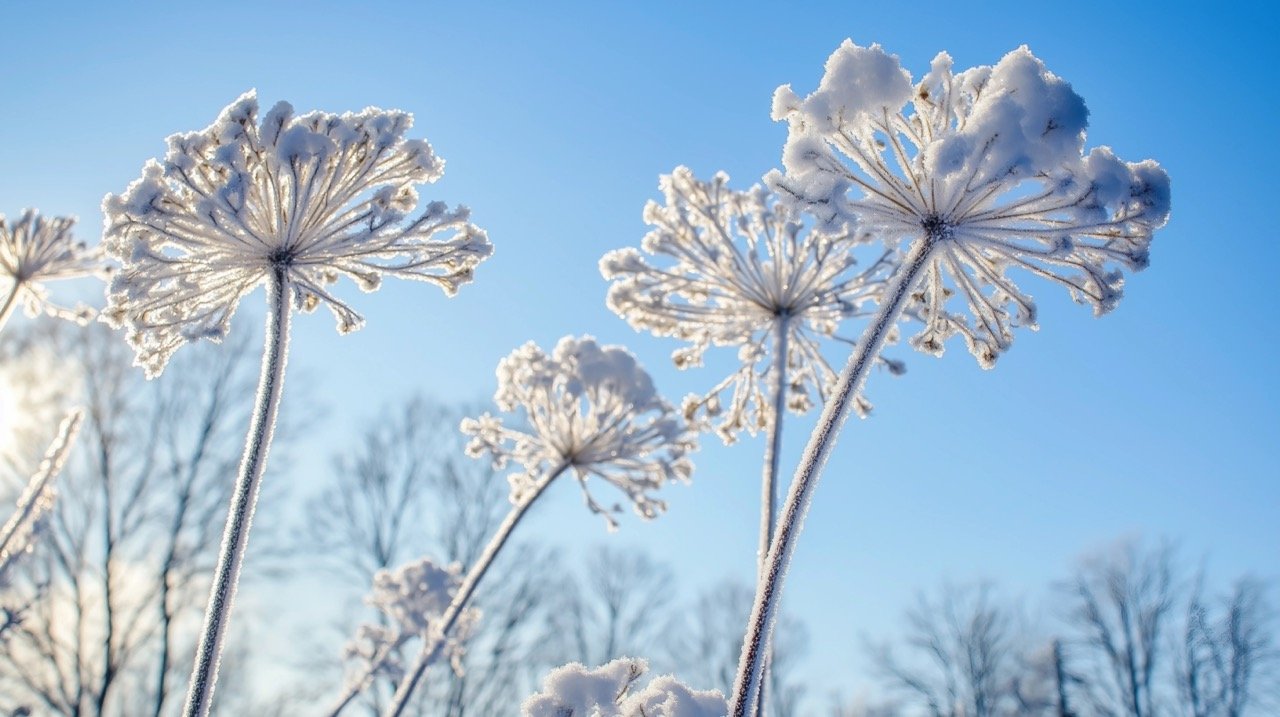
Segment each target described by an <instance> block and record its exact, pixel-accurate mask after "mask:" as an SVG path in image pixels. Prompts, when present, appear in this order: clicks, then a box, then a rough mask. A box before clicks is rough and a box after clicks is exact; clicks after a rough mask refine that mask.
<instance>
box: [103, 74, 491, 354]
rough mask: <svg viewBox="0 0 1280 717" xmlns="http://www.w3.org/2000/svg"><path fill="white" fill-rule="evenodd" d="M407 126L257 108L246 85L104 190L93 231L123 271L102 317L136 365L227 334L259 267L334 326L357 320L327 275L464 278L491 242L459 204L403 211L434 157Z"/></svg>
mask: <svg viewBox="0 0 1280 717" xmlns="http://www.w3.org/2000/svg"><path fill="white" fill-rule="evenodd" d="M412 125H413V118H412V116H411V115H409V114H407V113H404V112H399V111H394V110H382V109H376V108H369V109H365V110H363V111H360V112H356V113H346V114H341V115H335V114H327V113H323V112H311V113H308V114H303V115H297V114H295V113H294V111H293V107H291V106H290V105H289V104H288V103H286V102H280V103H278V104H276V105H275V106H274V107H272V108H271V110H270V111H269V112H267V113H266V115H265V116H264V117H262V118H261V120H259V117H258V100H257V97H256V95H255V94H254V93H253V92H249V93H247V94H245V95H243V96H242V97H240V98H239V99H237V100H236V101H235V102H233V103H232V104H231V105H230V106H228V107H227V108H226V109H224V110H223V111H222V113H221V114H220V115H219V116H218V119H217V120H215V121H214V123H213V124H212V125H210V126H209V127H207V128H205V129H203V130H200V131H198V132H188V133H184V134H175V135H173V136H172V137H169V139H168V144H169V151H168V153H167V154H166V155H165V158H164V160H163V161H159V162H158V161H155V160H151V161H149V162H147V164H146V166H145V167H143V170H142V177H141V178H140V179H138V180H136V181H134V182H133V183H132V184H130V185H129V188H128V189H127V190H125V192H124V193H123V194H120V195H107V197H106V198H105V199H104V200H103V203H102V206H103V213H104V214H105V216H106V219H105V227H106V229H105V243H106V246H107V249H108V251H109V252H110V253H111V255H112V256H113V257H114V258H116V259H117V260H119V261H120V262H121V264H123V269H122V271H121V272H120V273H119V274H118V275H117V276H116V278H115V280H114V281H113V282H112V284H111V288H110V292H109V296H108V298H109V305H108V307H107V310H106V311H105V312H104V315H105V316H106V318H107V320H108V321H110V322H111V323H112V324H113V325H114V326H125V327H127V328H128V330H129V341H130V343H131V344H132V345H133V346H134V349H135V350H136V351H137V354H138V362H139V363H140V364H142V365H143V366H144V367H145V368H146V369H147V373H148V375H151V376H154V375H158V374H159V373H160V372H161V371H162V370H163V368H164V365H165V363H166V362H167V361H168V359H169V356H171V355H172V354H173V352H174V351H176V350H177V349H178V347H180V346H181V345H182V344H184V343H186V342H187V341H190V340H193V339H196V338H201V337H207V338H213V339H218V338H220V337H222V336H224V335H226V332H227V328H228V324H229V322H230V320H231V315H232V314H233V313H234V312H235V309H236V305H237V304H238V303H239V301H240V298H241V297H243V296H244V295H245V294H247V293H248V292H249V291H251V290H252V289H253V288H254V287H256V286H257V285H259V284H261V283H263V282H264V281H265V280H266V279H267V277H268V275H270V274H272V273H273V272H274V273H275V274H276V275H278V276H280V277H281V278H282V279H283V280H284V281H286V282H287V283H288V286H289V287H290V289H291V291H292V298H293V301H294V304H295V305H296V306H297V307H298V308H299V309H302V310H304V311H310V310H313V309H315V308H317V307H318V306H320V305H321V304H324V305H325V306H327V307H328V308H329V309H330V310H331V311H332V312H333V314H334V315H335V317H336V318H337V321H338V330H339V331H340V332H342V333H346V332H348V331H352V330H355V329H357V328H359V327H360V326H361V324H362V323H363V319H362V318H361V317H360V315H359V314H357V313H356V312H355V311H354V310H353V309H352V308H351V307H350V306H348V305H347V304H346V303H345V302H343V301H341V300H339V299H338V298H337V297H335V296H334V295H333V294H331V293H330V292H329V289H328V287H329V286H330V285H331V284H333V283H334V282H336V281H337V279H338V277H339V275H345V276H347V277H349V278H351V279H352V280H354V281H355V283H356V285H357V286H359V287H360V289H361V290H363V291H373V290H375V289H377V288H378V285H379V283H380V282H381V280H382V277H383V276H384V275H389V276H396V277H402V278H408V279H417V280H420V281H428V282H432V283H435V284H438V285H439V286H440V287H441V288H443V289H444V291H445V293H447V294H449V295H452V294H453V293H454V292H455V291H456V290H457V288H458V286H459V285H461V284H463V283H466V282H468V281H470V280H471V278H472V272H473V270H474V269H475V266H476V265H477V264H478V263H480V261H482V260H483V259H485V258H486V257H488V256H489V254H490V253H491V252H492V247H491V246H490V244H489V241H488V238H487V237H486V235H485V233H484V231H482V230H481V229H479V228H477V227H475V226H473V225H471V224H470V223H468V221H467V219H468V211H467V210H466V209H465V208H458V209H449V208H448V207H446V206H445V205H444V204H442V203H440V202H431V203H429V204H427V206H426V207H425V209H424V210H423V211H422V212H421V213H419V214H418V215H417V216H416V217H413V218H410V214H412V213H413V212H414V210H415V209H416V208H417V207H418V204H419V202H418V193H417V191H415V189H414V186H413V185H415V184H420V183H424V182H434V181H435V180H437V179H439V178H440V176H441V175H442V174H443V171H444V161H443V160H441V159H440V158H439V157H437V156H436V155H435V153H434V152H433V151H432V149H431V145H429V144H427V143H426V142H425V141H424V140H419V139H406V138H405V134H406V132H407V131H408V130H409V129H410V127H411V126H412Z"/></svg>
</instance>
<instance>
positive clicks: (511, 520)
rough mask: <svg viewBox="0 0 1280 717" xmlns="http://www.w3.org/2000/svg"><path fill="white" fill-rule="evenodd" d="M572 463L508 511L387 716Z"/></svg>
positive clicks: (395, 714) (394, 715) (395, 713)
mask: <svg viewBox="0 0 1280 717" xmlns="http://www.w3.org/2000/svg"><path fill="white" fill-rule="evenodd" d="M568 467H569V462H568V461H561V462H560V463H559V464H557V465H556V467H555V468H553V469H551V470H550V471H548V472H547V475H546V477H545V478H543V479H542V480H541V481H540V482H539V483H538V486H537V488H535V489H534V491H533V494H532V495H530V496H529V497H528V498H527V499H526V500H524V501H522V502H521V503H520V504H518V505H516V506H514V507H513V508H512V509H511V512H510V513H507V517H506V518H505V519H503V521H502V525H499V526H498V530H497V531H496V532H495V533H494V534H493V537H492V538H490V539H489V544H488V545H486V546H485V548H484V552H483V553H481V554H480V557H478V558H476V562H475V564H474V565H472V566H471V569H470V570H468V571H467V576H466V577H465V578H463V579H462V585H460V586H458V592H457V593H455V594H454V596H453V600H451V601H450V602H449V607H448V608H446V609H445V611H444V614H443V615H441V616H440V629H438V630H435V631H433V632H434V637H431V638H428V639H426V640H424V641H423V643H422V651H421V652H420V653H418V659H417V661H416V662H415V663H414V665H413V669H412V670H410V672H409V674H408V675H406V677H405V679H404V680H403V681H401V683H400V686H399V687H398V688H396V694H395V697H393V698H392V700H391V706H390V707H389V708H387V711H386V717H399V716H400V714H401V713H402V712H403V711H404V708H405V707H406V706H407V705H408V704H409V697H410V696H411V695H412V694H413V690H414V689H415V688H416V687H417V686H418V683H419V682H420V681H421V680H422V676H423V675H425V674H426V673H427V668H428V667H430V666H431V664H432V663H433V662H435V661H436V659H438V658H439V656H440V652H441V651H442V650H443V649H444V646H445V641H446V640H447V638H448V637H449V631H450V630H452V629H453V626H454V623H456V622H457V621H458V617H459V616H460V615H462V610H463V609H464V608H465V607H466V606H467V603H469V602H470V601H471V596H472V595H473V594H474V593H475V591H476V587H477V586H478V585H479V584H480V580H481V579H483V578H484V575H485V573H487V572H488V571H489V567H490V566H491V565H493V559H494V558H496V557H498V552H499V551H501V550H502V546H504V545H506V543H507V539H508V538H510V537H511V533H512V531H514V530H515V528H516V525H518V524H519V523H520V520H521V519H522V518H524V516H525V513H527V512H528V511H529V508H530V507H531V506H533V504H534V502H535V501H537V500H538V498H539V496H541V495H542V494H543V492H544V491H546V489H547V486H549V485H551V482H552V481H554V480H555V479H556V478H557V477H559V476H560V474H561V473H564V472H565V470H566V469H568Z"/></svg>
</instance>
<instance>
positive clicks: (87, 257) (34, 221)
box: [0, 209, 107, 327]
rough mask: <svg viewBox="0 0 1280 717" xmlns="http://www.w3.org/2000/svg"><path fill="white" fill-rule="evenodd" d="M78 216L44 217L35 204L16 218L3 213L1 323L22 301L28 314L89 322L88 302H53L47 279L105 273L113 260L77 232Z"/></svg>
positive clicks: (0, 233)
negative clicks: (67, 304) (79, 304)
mask: <svg viewBox="0 0 1280 717" xmlns="http://www.w3.org/2000/svg"><path fill="white" fill-rule="evenodd" d="M75 221H76V220H75V219H72V218H70V217H43V216H41V215H40V214H38V213H37V212H36V211H35V210H34V209H28V210H26V211H24V212H23V213H22V216H21V217H19V218H18V221H16V222H9V221H7V220H6V219H5V217H4V215H3V214H0V327H3V326H4V323H5V321H6V320H7V319H8V318H9V314H10V313H11V312H12V311H13V309H14V307H16V306H18V305H19V303H21V305H22V306H23V307H24V308H25V309H26V312H27V315H28V316H36V315H37V314H39V313H40V312H42V311H43V312H45V313H47V314H49V315H51V316H57V317H61V318H65V319H71V320H73V321H77V322H79V323H85V322H87V321H88V320H89V319H90V318H92V316H93V312H92V311H91V310H90V309H89V308H87V307H78V308H76V309H66V308H63V307H60V306H57V305H55V304H52V303H50V302H49V298H48V291H47V290H46V289H45V287H44V284H45V282H48V281H56V280H58V279H76V278H79V277H82V276H105V275H106V273H107V265H106V262H105V261H104V258H103V255H102V251H101V249H100V248H98V247H94V248H92V249H90V248H89V247H88V246H86V245H85V243H84V242H81V241H76V239H75V238H74V237H73V236H72V235H71V227H72V225H73V224H75Z"/></svg>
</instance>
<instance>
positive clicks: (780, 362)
mask: <svg viewBox="0 0 1280 717" xmlns="http://www.w3.org/2000/svg"><path fill="white" fill-rule="evenodd" d="M791 321H792V319H791V317H790V316H780V317H778V322H777V324H776V325H775V326H774V337H773V350H774V357H773V373H774V375H773V381H774V382H773V412H772V413H770V414H769V435H768V438H767V443H765V447H764V475H763V478H762V480H761V484H760V547H759V549H758V551H757V552H756V556H757V558H756V559H757V561H758V562H757V568H756V581H757V582H759V581H760V580H761V579H762V578H763V577H764V570H765V560H766V559H767V558H768V557H769V544H770V543H772V542H773V533H774V529H775V527H776V525H777V515H778V463H779V462H780V460H781V456H782V418H783V415H784V412H785V411H786V408H787V351H788V346H787V338H788V336H790V323H791ZM765 647H766V652H765V662H764V665H762V667H761V669H762V670H763V672H762V673H761V676H760V689H759V691H758V692H757V694H756V700H755V702H754V703H753V706H752V710H751V713H752V715H754V717H762V716H763V715H764V703H765V699H766V695H765V692H766V691H767V684H766V682H767V680H768V679H769V663H770V662H772V661H773V651H772V649H769V648H768V646H767V645H766V646H765Z"/></svg>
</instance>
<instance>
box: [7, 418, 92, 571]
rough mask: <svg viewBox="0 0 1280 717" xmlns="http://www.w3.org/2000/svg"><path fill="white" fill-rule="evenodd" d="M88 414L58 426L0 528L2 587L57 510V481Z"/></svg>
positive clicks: (69, 419)
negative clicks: (48, 516)
mask: <svg viewBox="0 0 1280 717" xmlns="http://www.w3.org/2000/svg"><path fill="white" fill-rule="evenodd" d="M83 417H84V412H83V411H81V410H80V409H75V410H73V411H71V413H69V414H67V417H66V418H64V419H63V420H62V423H61V425H59V426H58V433H57V435H56V436H55V437H54V439H53V443H51V444H50V445H49V450H48V451H47V452H46V453H45V456H44V460H43V461H41V462H40V467H39V468H38V469H36V472H35V474H33V475H32V476H31V480H30V481H28V482H27V486H26V488H24V489H23V491H22V494H21V495H20V496H18V504H17V508H16V509H15V510H14V511H13V515H11V516H9V519H8V520H6V521H5V523H4V527H3V528H0V587H2V586H3V585H4V583H5V573H6V572H8V569H9V566H11V565H12V564H13V562H14V561H15V560H16V559H17V557H18V556H19V555H22V554H23V553H24V552H26V551H27V550H29V549H30V548H31V544H32V540H33V539H34V538H35V535H36V529H37V526H38V525H39V523H40V519H41V518H42V517H44V515H45V513H47V512H49V509H50V508H52V507H53V501H54V498H55V497H56V495H57V491H56V488H55V486H54V481H55V480H56V479H57V477H58V474H59V473H61V472H62V466H63V464H64V463H66V461H67V455H68V454H70V453H71V445H72V443H73V442H74V441H75V438H76V434H77V433H78V432H79V431H80V421H81V419H82V418H83Z"/></svg>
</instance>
